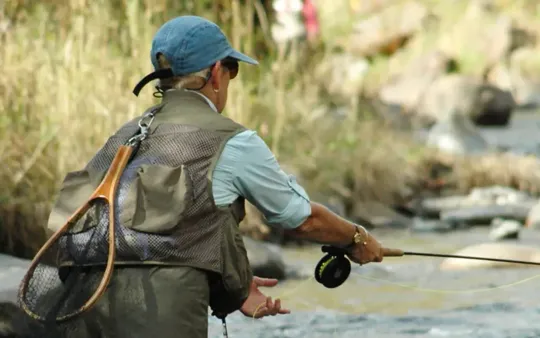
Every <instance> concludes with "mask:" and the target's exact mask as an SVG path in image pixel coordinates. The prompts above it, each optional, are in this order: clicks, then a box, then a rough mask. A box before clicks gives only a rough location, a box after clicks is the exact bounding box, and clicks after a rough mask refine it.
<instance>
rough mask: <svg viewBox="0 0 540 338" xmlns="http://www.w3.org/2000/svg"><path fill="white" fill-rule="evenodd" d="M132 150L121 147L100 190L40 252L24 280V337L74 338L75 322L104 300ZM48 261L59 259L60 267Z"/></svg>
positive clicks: (112, 262)
mask: <svg viewBox="0 0 540 338" xmlns="http://www.w3.org/2000/svg"><path fill="white" fill-rule="evenodd" d="M132 151H133V149H132V148H131V147H121V148H120V149H119V151H118V153H117V155H116V156H115V158H114V160H113V162H112V164H111V167H110V170H109V171H108V172H107V174H106V175H105V178H104V179H103V180H102V182H101V184H100V186H99V187H98V188H97V189H96V190H95V191H94V193H93V194H92V195H91V196H90V198H89V199H88V201H87V202H86V203H85V204H84V205H82V206H81V207H80V208H79V210H77V211H76V212H75V214H74V215H73V216H72V217H70V219H69V220H68V221H67V223H66V224H64V226H62V227H61V228H60V229H59V230H58V231H57V232H56V233H55V234H54V235H53V236H52V237H51V238H50V239H49V240H48V241H47V243H45V245H44V246H43V247H42V248H41V249H40V251H39V252H38V253H37V254H36V256H35V258H34V260H33V261H32V263H31V265H30V268H29V269H28V271H27V273H26V275H25V276H24V278H23V281H22V283H21V286H20V289H19V299H18V300H19V305H20V307H21V308H22V309H23V310H24V312H25V314H26V317H25V320H24V323H20V324H19V326H20V327H19V331H21V335H22V336H23V337H73V334H70V333H69V331H70V330H74V329H75V326H74V325H75V322H74V321H73V319H74V318H75V317H77V316H79V315H81V314H82V313H84V312H86V311H87V310H89V309H90V308H92V307H93V305H94V304H95V303H96V302H97V300H98V299H99V298H100V297H101V296H102V295H103V293H104V292H105V290H106V287H107V285H108V283H109V281H110V279H111V275H112V272H113V264H114V260H115V245H114V244H115V231H114V226H115V217H114V203H113V201H114V194H115V193H116V187H117V185H118V181H119V178H120V176H121V174H122V171H123V170H124V168H125V166H126V165H127V162H128V161H129V159H130V155H131V153H132ZM45 257H57V260H56V262H57V264H56V266H51V265H48V264H47V263H46V260H45Z"/></svg>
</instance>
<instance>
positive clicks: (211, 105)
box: [172, 89, 218, 113]
mask: <svg viewBox="0 0 540 338" xmlns="http://www.w3.org/2000/svg"><path fill="white" fill-rule="evenodd" d="M172 90H174V89H172ZM183 90H184V91H186V92H190V93H195V94H197V95H199V96H200V97H202V98H203V99H204V100H205V101H206V103H208V105H209V106H210V108H212V110H213V111H215V112H216V113H218V110H217V108H216V105H215V104H214V103H213V102H212V101H210V99H209V98H207V97H206V96H204V94H202V93H199V92H198V91H196V90H189V89H183Z"/></svg>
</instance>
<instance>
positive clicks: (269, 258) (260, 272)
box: [244, 237, 286, 279]
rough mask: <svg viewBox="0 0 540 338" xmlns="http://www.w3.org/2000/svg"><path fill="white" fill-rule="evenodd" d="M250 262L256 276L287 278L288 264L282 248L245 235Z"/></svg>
mask: <svg viewBox="0 0 540 338" xmlns="http://www.w3.org/2000/svg"><path fill="white" fill-rule="evenodd" d="M244 245H245V247H246V250H247V254H248V259H249V263H250V265H251V269H252V270H253V274H254V275H255V276H259V277H264V278H276V279H285V278H286V265H285V261H284V259H283V256H282V254H281V248H280V247H279V246H277V245H274V244H271V243H265V242H261V241H256V240H254V239H251V238H249V237H244Z"/></svg>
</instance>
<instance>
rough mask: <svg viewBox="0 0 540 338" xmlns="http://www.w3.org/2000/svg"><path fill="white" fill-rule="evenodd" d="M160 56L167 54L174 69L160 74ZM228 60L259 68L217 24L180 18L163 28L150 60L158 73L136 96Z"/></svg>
mask: <svg viewBox="0 0 540 338" xmlns="http://www.w3.org/2000/svg"><path fill="white" fill-rule="evenodd" d="M159 54H163V55H164V56H165V58H166V59H167V61H169V63H170V64H171V68H170V69H159V70H158V59H157V57H158V55H159ZM225 58H232V59H235V60H237V61H241V62H246V63H249V64H252V65H258V64H259V63H258V62H257V61H255V60H254V59H252V58H250V57H249V56H247V55H245V54H242V53H240V52H239V51H237V50H235V49H234V48H232V46H231V44H230V43H229V41H228V40H227V37H226V36H225V34H224V33H223V31H222V30H221V29H220V28H219V27H218V25H216V24H215V23H213V22H211V21H209V20H207V19H205V18H202V17H199V16H192V15H185V16H179V17H176V18H174V19H172V20H169V21H167V22H166V23H165V24H164V25H163V26H161V27H160V28H159V30H158V31H157V33H156V35H155V36H154V39H153V40H152V50H151V52H150V59H151V60H152V65H153V66H154V69H155V71H154V72H153V73H150V74H148V75H147V76H145V77H144V78H143V79H142V80H141V81H140V82H139V83H138V84H137V86H136V87H135V89H134V90H133V93H134V94H135V95H136V96H138V95H139V92H140V91H141V90H142V88H143V87H144V86H145V85H147V84H148V83H149V82H150V81H153V80H156V79H164V78H170V77H173V76H183V75H187V74H191V73H194V72H197V71H200V70H202V69H205V68H208V67H210V66H212V65H213V64H215V63H216V62H218V61H220V60H223V59H225Z"/></svg>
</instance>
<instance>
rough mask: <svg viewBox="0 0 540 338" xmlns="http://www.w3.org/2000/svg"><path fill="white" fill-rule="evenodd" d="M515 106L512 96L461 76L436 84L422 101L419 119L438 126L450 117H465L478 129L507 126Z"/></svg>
mask: <svg viewBox="0 0 540 338" xmlns="http://www.w3.org/2000/svg"><path fill="white" fill-rule="evenodd" d="M514 108H515V102H514V99H513V96H512V94H511V93H510V92H508V91H505V90H502V89H500V88H497V87H494V86H492V85H490V84H485V83H483V82H482V81H481V80H479V79H477V78H475V77H471V76H466V75H460V74H449V75H445V76H442V77H440V78H438V79H437V80H436V81H434V82H433V83H432V84H431V85H430V86H429V88H428V89H427V90H426V92H425V93H424V95H423V98H422V99H421V101H420V103H419V105H418V108H417V114H418V116H419V117H420V118H421V119H423V120H426V121H427V122H431V123H435V122H437V121H440V120H444V119H448V118H449V115H463V116H467V117H468V118H470V119H471V120H472V121H474V122H475V123H476V124H478V125H507V124H508V122H509V120H510V117H511V114H512V111H513V109H514Z"/></svg>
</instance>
